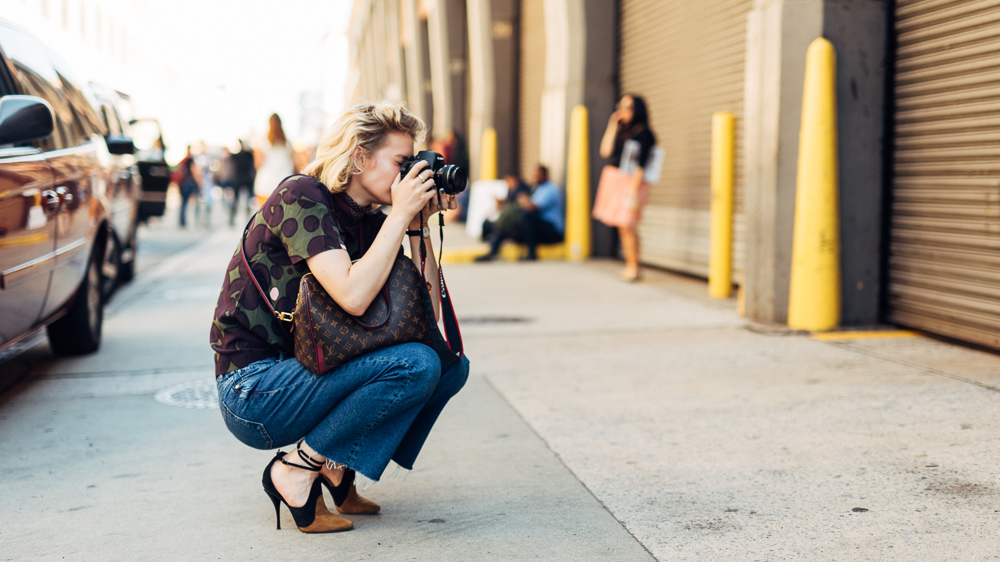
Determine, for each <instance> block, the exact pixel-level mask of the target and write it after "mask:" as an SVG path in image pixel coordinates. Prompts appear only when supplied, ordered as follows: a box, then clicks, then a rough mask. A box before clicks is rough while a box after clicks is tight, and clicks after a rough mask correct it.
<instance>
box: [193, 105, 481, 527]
mask: <svg viewBox="0 0 1000 562" xmlns="http://www.w3.org/2000/svg"><path fill="white" fill-rule="evenodd" d="M424 130H425V125H424V123H423V121H421V120H420V119H419V118H418V117H416V116H414V115H412V114H410V113H408V112H407V111H406V109H405V108H404V107H403V106H400V105H391V104H382V103H378V104H366V105H359V106H355V107H353V108H351V109H350V110H348V112H347V113H346V114H345V115H343V116H342V117H341V118H340V119H339V120H337V122H336V123H335V124H334V126H333V129H332V132H331V133H330V135H329V136H328V137H327V138H325V139H324V140H323V142H322V144H321V145H320V147H319V149H318V150H317V154H316V160H315V161H314V162H313V163H312V164H310V165H309V166H308V167H307V168H306V169H305V173H306V174H308V175H296V176H293V177H290V178H288V179H286V180H284V181H282V182H281V183H280V185H279V186H278V188H277V190H276V191H275V192H274V193H273V194H272V195H271V196H270V197H269V198H268V199H267V201H266V204H265V205H263V206H262V209H261V211H260V212H259V213H258V214H257V215H256V218H255V219H254V222H253V224H252V225H251V226H250V228H249V229H248V232H247V234H246V240H245V243H243V242H241V244H243V245H242V248H243V250H241V249H240V248H237V250H236V252H235V254H234V257H233V258H232V259H231V261H230V262H229V266H228V268H227V270H228V271H227V273H226V275H225V277H224V280H223V288H222V291H221V293H220V294H219V301H218V306H217V307H216V310H215V320H214V322H213V323H212V328H211V341H212V348H213V349H214V350H215V373H216V377H217V378H216V381H217V384H218V388H219V403H220V409H221V410H222V417H223V419H224V420H225V422H226V426H227V427H228V428H229V431H230V432H232V433H233V435H234V436H235V437H236V438H237V439H239V440H240V441H242V442H243V443H245V444H247V445H249V446H251V447H254V448H257V449H264V450H269V449H274V448H276V447H282V446H285V445H291V444H293V443H296V442H297V446H296V449H295V450H294V451H293V452H291V453H288V454H286V453H284V452H278V453H277V455H275V457H274V458H273V459H272V460H271V462H269V463H268V464H267V466H266V467H265V469H264V474H263V479H262V481H263V486H264V491H265V492H266V493H267V495H268V497H269V498H270V499H271V500H272V502H274V506H275V510H276V511H277V512H278V515H279V518H280V504H281V503H284V504H285V505H287V506H288V507H289V510H290V511H291V512H292V516H293V518H294V519H295V524H296V526H297V527H298V528H299V530H300V531H302V532H305V533H328V532H334V531H343V530H347V529H350V528H351V527H353V523H352V522H351V521H349V520H347V519H345V518H343V517H340V516H339V515H336V514H335V513H333V512H331V511H330V510H328V509H327V507H326V504H325V501H324V500H323V492H322V486H324V485H325V486H326V487H327V488H329V489H330V491H331V493H332V495H333V501H334V504H335V505H336V508H337V509H336V510H337V511H339V512H341V513H347V514H350V513H354V514H370V513H377V512H378V511H379V509H380V508H379V506H378V504H375V503H374V502H371V501H369V500H367V499H365V498H362V497H361V496H360V495H358V493H357V490H356V488H355V486H354V481H355V471H357V474H360V475H362V476H365V477H367V478H368V479H370V480H373V481H374V480H378V479H379V478H380V477H381V475H382V473H383V471H384V470H385V468H386V467H387V466H388V464H389V462H390V461H393V462H395V463H396V464H397V465H398V466H400V467H402V468H404V469H407V470H409V469H411V468H412V467H413V463H414V461H415V460H416V458H417V455H418V453H419V452H420V449H421V447H423V444H424V441H425V440H426V439H427V436H428V434H429V433H430V431H431V428H432V427H433V425H434V422H435V421H436V420H437V418H438V415H439V414H440V413H441V410H442V409H443V408H444V406H445V404H447V402H448V400H449V399H451V397H452V396H453V395H454V394H455V393H457V392H458V391H459V390H460V389H461V388H462V386H463V385H464V384H465V381H466V378H467V377H468V374H469V361H468V359H466V358H465V357H464V356H463V357H461V358H458V359H457V360H456V361H454V362H442V359H441V357H440V356H439V355H438V354H437V353H435V351H434V350H433V349H432V348H431V347H428V346H426V345H424V344H422V343H403V344H399V345H393V346H389V347H385V348H382V349H377V350H375V351H371V352H369V353H367V354H365V355H362V356H360V357H357V358H355V359H353V360H351V361H348V362H347V363H344V364H343V365H341V366H339V367H336V368H335V369H333V370H332V371H330V372H329V373H327V374H325V375H322V376H317V375H315V374H313V373H312V372H311V371H309V370H307V369H306V367H304V366H303V365H302V364H301V363H300V362H299V361H298V359H296V358H295V357H294V349H293V343H294V342H293V341H292V335H291V334H290V333H289V331H288V329H287V328H286V327H285V326H284V325H282V323H281V322H280V321H279V320H277V319H276V318H275V317H274V316H272V313H271V310H270V309H269V308H268V307H266V306H265V305H264V303H263V299H264V298H268V297H269V298H271V299H272V300H273V302H274V307H275V308H276V309H279V310H283V311H287V310H290V309H291V308H292V307H293V306H294V303H295V302H296V299H297V296H298V290H299V282H300V280H301V279H302V277H303V275H305V274H306V273H312V274H313V275H314V276H315V279H316V280H317V281H318V282H319V283H320V284H321V285H322V286H323V288H324V289H326V290H327V292H328V293H329V294H330V296H331V297H332V298H333V299H334V300H335V301H336V302H337V303H338V304H339V305H340V306H341V307H342V308H343V309H344V311H346V312H348V313H349V314H358V315H360V314H361V313H363V312H364V311H365V310H366V309H367V308H368V307H369V306H370V304H371V303H372V302H373V300H374V299H375V298H376V296H378V295H379V294H380V291H381V289H382V287H383V286H384V285H385V283H386V279H387V278H388V276H389V273H390V271H391V269H392V265H393V263H394V260H395V258H396V256H397V255H398V254H399V252H400V251H401V250H402V248H401V247H400V244H401V243H402V242H403V241H404V240H406V241H407V243H408V245H409V248H410V251H411V253H412V256H413V258H412V259H413V260H414V263H415V265H416V267H418V268H419V267H421V265H423V264H424V262H423V261H422V260H421V256H420V253H421V252H420V251H419V248H420V245H421V244H422V243H423V244H425V245H426V249H427V253H426V265H425V267H426V269H425V270H424V271H425V274H426V276H427V279H432V280H437V279H438V266H437V263H436V261H435V259H434V251H433V250H434V248H433V245H432V244H431V238H430V234H429V229H428V227H427V223H426V222H425V221H426V217H429V216H430V215H431V214H433V213H435V212H438V211H439V210H444V209H451V208H454V206H455V205H454V199H453V198H452V197H450V196H446V195H441V196H440V197H439V196H438V190H436V189H434V179H433V174H432V172H431V171H430V170H428V169H427V163H426V162H424V161H419V162H417V163H415V164H413V166H412V168H411V169H410V171H409V172H408V173H407V174H406V176H404V177H400V173H399V171H400V164H401V163H403V162H404V161H407V160H409V158H410V157H412V156H413V149H414V143H415V142H416V141H417V140H419V138H420V137H421V136H422V135H423V132H424ZM258 181H260V176H259V175H258ZM381 205H391V210H390V211H389V212H388V213H384V212H382V211H381V210H379V209H378V206H381ZM244 251H246V254H244V253H243V252H244ZM252 279H257V280H258V281H259V283H260V284H261V285H262V287H263V288H262V289H258V288H257V287H256V283H257V282H258V281H252ZM428 286H429V290H430V296H431V297H430V298H431V302H432V307H433V309H434V314H435V315H437V314H439V312H440V310H441V288H440V284H439V283H428ZM262 293H263V294H266V295H267V297H264V296H262ZM331 317H332V314H331ZM427 320H428V321H429V322H433V320H432V319H430V318H428V319H427ZM279 520H280V519H279Z"/></svg>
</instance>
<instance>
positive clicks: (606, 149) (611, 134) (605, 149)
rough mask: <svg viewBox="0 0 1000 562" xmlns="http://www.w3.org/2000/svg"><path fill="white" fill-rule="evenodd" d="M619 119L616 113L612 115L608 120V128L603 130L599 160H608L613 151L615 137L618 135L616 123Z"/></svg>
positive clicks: (619, 116)
mask: <svg viewBox="0 0 1000 562" xmlns="http://www.w3.org/2000/svg"><path fill="white" fill-rule="evenodd" d="M620 119H621V114H620V113H619V112H617V111H616V112H614V113H612V114H611V117H609V118H608V128H607V129H605V130H604V136H603V137H601V148H600V154H601V158H610V157H611V153H612V152H614V150H615V136H616V135H617V134H618V122H619V120H620Z"/></svg>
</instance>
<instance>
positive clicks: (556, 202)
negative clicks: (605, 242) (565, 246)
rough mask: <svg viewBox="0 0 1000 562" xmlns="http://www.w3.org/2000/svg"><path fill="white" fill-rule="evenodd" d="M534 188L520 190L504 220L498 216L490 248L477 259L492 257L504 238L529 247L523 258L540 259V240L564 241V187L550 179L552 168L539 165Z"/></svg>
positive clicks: (547, 242) (495, 256)
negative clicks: (523, 191) (525, 190)
mask: <svg viewBox="0 0 1000 562" xmlns="http://www.w3.org/2000/svg"><path fill="white" fill-rule="evenodd" d="M534 180H535V188H534V190H533V191H532V192H531V195H528V194H527V193H519V194H517V196H516V199H515V202H516V205H511V206H510V207H509V208H510V209H511V210H510V211H506V212H505V214H506V213H509V214H507V216H504V217H502V218H503V219H504V220H498V221H497V224H495V225H494V226H495V228H494V232H493V233H492V241H491V242H490V251H489V253H487V254H484V255H482V256H479V257H478V258H476V261H491V260H494V259H496V258H497V256H498V255H499V254H500V246H501V245H502V244H503V243H504V241H505V240H508V239H509V240H514V241H516V242H521V243H523V244H524V245H525V246H527V247H528V254H527V256H525V258H524V259H528V260H536V259H538V245H539V244H555V243H556V242H562V241H563V230H564V228H565V224H566V223H565V209H564V205H565V203H564V198H563V191H562V189H560V188H559V186H557V185H556V184H554V183H552V182H551V181H549V170H548V168H546V167H545V166H542V165H540V164H539V165H538V167H536V168H535V173H534Z"/></svg>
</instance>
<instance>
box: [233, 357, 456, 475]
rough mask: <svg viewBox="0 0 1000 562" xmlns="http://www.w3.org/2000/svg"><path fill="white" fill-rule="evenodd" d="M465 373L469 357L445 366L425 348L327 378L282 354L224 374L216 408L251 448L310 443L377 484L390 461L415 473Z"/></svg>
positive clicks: (356, 363)
mask: <svg viewBox="0 0 1000 562" xmlns="http://www.w3.org/2000/svg"><path fill="white" fill-rule="evenodd" d="M468 376H469V360H468V359H466V358H465V357H462V359H460V360H459V361H456V362H453V363H447V364H443V365H442V363H441V360H440V358H438V356H437V354H436V353H435V352H434V351H433V350H432V349H431V348H429V347H427V346H425V345H423V344H420V343H404V344H400V345H395V346H392V347H387V348H384V349H380V350H378V351H373V352H371V353H368V354H366V355H362V356H361V357H358V358H357V359H354V360H353V361H350V362H349V363H346V364H344V365H341V366H340V367H338V368H336V369H334V370H332V371H330V372H329V373H327V374H325V375H314V374H313V373H311V372H309V371H308V370H306V368H305V367H303V366H302V364H301V363H299V362H298V361H296V360H295V358H294V357H292V358H288V357H285V356H284V355H281V356H279V357H275V358H272V359H264V360H262V361H257V362H255V363H251V364H250V365H247V366H246V367H243V368H242V369H237V370H235V371H230V372H229V373H226V374H225V375H222V376H221V377H219V378H218V381H217V382H218V385H219V409H220V410H221V411H222V418H223V419H224V420H225V422H226V427H228V428H229V431H230V432H231V433H232V434H233V435H235V436H236V438H237V439H239V440H240V441H242V442H243V443H245V444H247V445H249V446H251V447H254V448H256V449H274V448H276V447H284V446H286V445H290V444H292V443H295V442H296V441H298V440H299V439H302V438H305V440H306V443H307V444H308V445H309V446H310V447H312V448H313V449H315V450H316V452H318V453H319V454H321V455H323V456H324V457H326V458H327V459H330V460H332V461H334V462H337V463H340V464H344V465H347V466H348V467H350V468H353V469H354V470H355V471H357V472H359V473H360V474H362V475H364V476H365V477H367V478H370V479H371V480H375V481H377V480H378V479H379V478H380V477H381V475H382V472H383V471H384V470H385V468H386V466H388V464H389V461H390V460H392V461H395V462H396V464H398V465H399V466H401V467H403V468H405V469H412V468H413V461H414V460H416V458H417V454H418V453H419V452H420V448H421V447H422V446H423V444H424V441H425V440H426V439H427V435H428V434H429V433H430V431H431V427H433V425H434V422H435V421H436V420H437V418H438V415H439V414H440V413H441V410H442V409H443V408H444V405H445V404H447V403H448V400H449V399H450V398H451V397H452V396H454V395H455V394H456V393H457V392H458V391H459V390H460V389H461V388H462V386H463V385H464V384H465V381H466V379H467V378H468Z"/></svg>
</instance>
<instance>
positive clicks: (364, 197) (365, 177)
mask: <svg viewBox="0 0 1000 562" xmlns="http://www.w3.org/2000/svg"><path fill="white" fill-rule="evenodd" d="M411 156H413V137H411V136H410V135H408V134H406V133H401V132H398V131H393V132H391V133H389V134H388V136H387V137H386V139H385V142H384V143H382V146H381V147H380V148H378V149H376V150H374V151H372V152H367V153H364V156H363V158H362V163H361V173H360V174H357V175H355V176H354V177H353V178H352V179H351V183H350V185H348V190H347V194H348V195H350V196H351V199H354V201H355V202H356V203H358V204H359V205H361V206H362V207H364V206H367V205H371V204H372V203H377V204H380V205H389V204H391V203H392V182H393V181H395V180H396V176H397V175H399V165H400V164H402V163H403V161H405V160H406V159H408V158H410V157H411ZM352 186H354V187H353V189H352Z"/></svg>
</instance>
